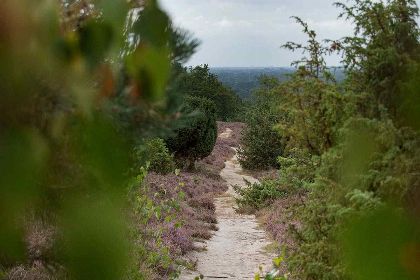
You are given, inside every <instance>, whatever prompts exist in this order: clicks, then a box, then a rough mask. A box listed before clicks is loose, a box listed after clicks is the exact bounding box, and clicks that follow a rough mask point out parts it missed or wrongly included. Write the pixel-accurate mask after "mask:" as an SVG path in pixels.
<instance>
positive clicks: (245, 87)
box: [210, 67, 344, 99]
mask: <svg viewBox="0 0 420 280" xmlns="http://www.w3.org/2000/svg"><path fill="white" fill-rule="evenodd" d="M210 71H211V72H212V73H213V74H216V75H217V76H218V78H219V81H221V82H222V83H223V84H224V85H225V86H228V87H231V88H232V89H233V90H234V91H235V92H236V93H237V94H238V95H239V96H240V97H241V98H242V99H247V98H249V97H250V96H251V94H252V92H253V91H254V90H255V89H257V88H258V87H259V86H260V82H259V78H260V77H261V76H270V77H276V78H278V79H279V80H280V81H285V80H287V79H288V76H289V75H290V74H293V73H294V72H295V68H293V67H215V68H211V69H210ZM331 72H332V73H333V75H334V76H335V78H336V80H337V81H342V80H344V71H343V68H340V67H333V68H331Z"/></svg>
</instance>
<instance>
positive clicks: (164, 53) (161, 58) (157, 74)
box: [127, 46, 171, 101]
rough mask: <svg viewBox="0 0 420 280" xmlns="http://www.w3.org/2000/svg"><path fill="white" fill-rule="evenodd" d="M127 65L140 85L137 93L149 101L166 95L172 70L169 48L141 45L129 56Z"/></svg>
mask: <svg viewBox="0 0 420 280" xmlns="http://www.w3.org/2000/svg"><path fill="white" fill-rule="evenodd" d="M127 67H128V71H129V72H130V74H131V76H132V77H133V78H134V79H135V81H136V84H137V86H138V88H137V89H136V90H138V91H139V92H138V93H137V94H136V95H138V96H140V97H142V98H145V99H146V100H149V101H157V100H160V99H161V98H162V97H163V96H164V94H165V89H166V84H167V82H168V79H169V76H170V70H171V64H170V60H169V50H168V49H166V48H163V49H154V48H149V47H147V46H140V47H139V48H138V49H137V50H136V51H135V52H134V53H133V54H132V55H131V56H129V57H128V58H127Z"/></svg>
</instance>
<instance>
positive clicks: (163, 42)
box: [134, 0, 170, 48]
mask: <svg viewBox="0 0 420 280" xmlns="http://www.w3.org/2000/svg"><path fill="white" fill-rule="evenodd" d="M169 24H170V21H169V17H168V15H167V14H166V13H165V12H163V11H162V10H161V9H160V7H159V5H158V2H157V1H156V0H150V1H147V4H146V7H145V8H144V11H143V12H142V13H141V15H140V19H139V20H138V21H137V22H136V24H135V25H134V30H135V31H136V32H137V33H138V34H140V40H141V42H142V43H143V44H149V45H152V46H153V47H156V48H164V47H166V46H167V44H168V41H169V38H170V37H169V36H170V33H169Z"/></svg>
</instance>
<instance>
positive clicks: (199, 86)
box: [179, 65, 241, 121]
mask: <svg viewBox="0 0 420 280" xmlns="http://www.w3.org/2000/svg"><path fill="white" fill-rule="evenodd" d="M179 89H180V90H181V91H182V92H184V94H185V95H190V96H196V97H204V98H207V99H209V100H211V101H213V102H214V104H215V108H216V118H217V120H220V121H228V120H232V119H235V118H237V114H238V112H239V110H240V107H241V100H240V98H239V96H237V95H236V93H235V92H234V91H233V90H232V89H230V88H226V87H225V86H223V84H222V83H221V82H220V81H219V80H218V79H217V76H216V75H214V74H212V73H210V69H209V67H208V65H203V66H196V67H194V68H192V67H191V68H189V69H186V71H185V74H184V76H183V78H182V79H181V80H180V85H179Z"/></svg>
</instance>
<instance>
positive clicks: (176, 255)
mask: <svg viewBox="0 0 420 280" xmlns="http://www.w3.org/2000/svg"><path fill="white" fill-rule="evenodd" d="M243 127H244V125H243V124H241V123H223V122H219V123H218V133H219V135H220V133H223V132H225V131H226V129H227V128H229V129H231V133H230V136H229V138H222V137H219V138H218V139H217V142H216V145H215V147H214V150H213V152H212V154H211V155H210V156H208V157H207V158H205V159H203V160H201V161H200V162H198V163H197V169H196V170H195V171H194V172H180V174H178V175H176V174H173V173H171V174H166V175H162V174H157V173H153V172H151V173H149V174H148V175H147V177H146V179H145V182H144V183H143V186H141V187H140V192H145V194H146V195H147V197H149V199H150V200H151V201H152V202H153V204H154V205H157V206H158V205H162V206H168V205H172V207H170V208H168V209H164V210H162V211H160V210H159V213H160V214H159V215H158V216H153V217H151V218H150V220H149V221H148V222H147V224H146V227H145V228H142V229H141V232H142V234H141V236H139V238H145V237H147V238H148V241H147V246H146V247H147V248H148V249H149V250H150V251H153V252H161V254H162V251H165V250H166V251H167V252H168V254H169V258H170V259H172V263H171V264H170V265H169V266H168V267H163V266H161V265H160V264H159V267H155V268H154V270H155V271H158V273H159V274H160V277H161V278H160V279H166V278H167V275H169V274H170V272H171V271H172V272H174V271H176V267H174V265H173V263H177V262H179V261H182V260H183V256H185V254H187V253H188V252H190V251H192V250H195V249H199V248H198V247H197V245H195V244H196V242H197V241H200V240H203V239H210V238H211V236H212V231H215V230H217V225H216V224H217V219H216V214H215V205H214V196H216V195H218V194H221V193H223V192H225V191H226V190H227V185H226V183H225V182H224V181H223V180H222V179H221V178H220V176H219V173H220V171H221V170H222V169H223V168H224V162H225V161H226V160H228V159H229V158H231V157H232V156H233V155H234V153H235V151H234V150H233V149H232V148H231V147H238V145H239V140H240V137H241V131H242V129H243ZM164 208H165V207H164ZM139 227H140V226H139ZM156 232H161V233H162V234H161V236H160V237H159V238H158V239H157V238H156Z"/></svg>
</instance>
